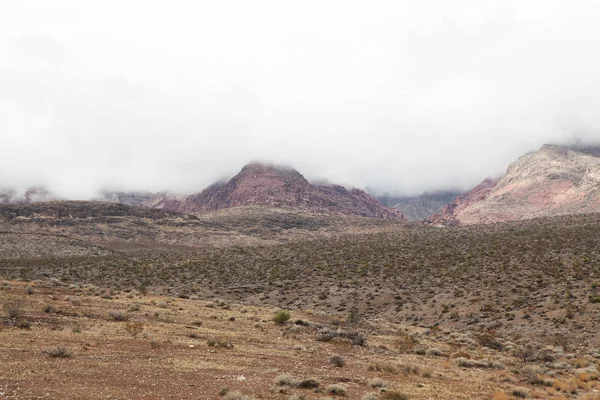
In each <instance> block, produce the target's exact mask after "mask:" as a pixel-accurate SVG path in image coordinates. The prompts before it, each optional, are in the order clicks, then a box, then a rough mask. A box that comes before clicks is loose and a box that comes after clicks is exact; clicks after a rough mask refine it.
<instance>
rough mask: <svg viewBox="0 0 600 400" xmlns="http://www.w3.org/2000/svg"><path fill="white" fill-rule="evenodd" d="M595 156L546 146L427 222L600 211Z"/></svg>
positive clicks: (587, 150)
mask: <svg viewBox="0 0 600 400" xmlns="http://www.w3.org/2000/svg"><path fill="white" fill-rule="evenodd" d="M598 154H600V152H598V150H597V148H594V147H576V148H575V147H569V146H559V145H553V144H546V145H544V146H542V147H541V148H540V149H539V150H538V151H535V152H532V153H529V154H526V155H524V156H522V157H520V158H519V159H518V160H517V161H515V162H514V163H512V164H511V165H510V166H509V167H508V169H507V170H506V173H505V175H504V176H503V177H502V178H501V179H500V180H498V181H497V182H491V181H484V182H482V184H480V185H479V186H477V187H476V188H475V189H473V190H472V191H471V192H469V193H467V194H465V195H464V196H461V197H459V198H457V199H456V200H455V201H454V202H453V203H451V204H449V205H448V206H447V207H445V208H444V209H443V210H442V211H441V212H440V213H439V214H435V215H432V216H431V217H429V218H427V220H426V222H428V223H430V224H433V225H460V224H477V223H489V222H503V221H512V220H520V219H527V218H534V217H542V216H554V215H565V214H578V213H590V212H600V157H599V156H598Z"/></svg>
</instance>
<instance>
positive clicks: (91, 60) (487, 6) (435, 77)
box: [0, 0, 600, 199]
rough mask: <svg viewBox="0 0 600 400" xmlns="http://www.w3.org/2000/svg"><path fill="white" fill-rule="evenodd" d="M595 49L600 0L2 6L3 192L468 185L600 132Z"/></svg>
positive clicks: (597, 137)
mask: <svg viewBox="0 0 600 400" xmlns="http://www.w3.org/2000/svg"><path fill="white" fill-rule="evenodd" d="M599 49H600V2H598V1H597V0H578V1H567V0H562V1H556V0H526V1H523V0H519V1H485V2H484V1H479V0H477V1H466V0H456V1H452V2H450V1H445V0H438V1H433V0H424V1H419V2H416V1H404V0H396V1H392V0H390V1H384V0H374V1H352V0H320V1H315V0H302V1H294V0H287V1H281V0H273V1H266V0H254V1H246V0H241V1H234V0H223V1H200V0H198V1H183V0H172V1H169V2H166V1H157V0H144V1H142V0H119V1H115V0H104V1H85V2H84V1H78V0H53V1H46V0H37V1H34V0H19V1H13V2H9V1H5V2H4V4H3V5H2V12H1V13H0V186H4V187H14V188H17V189H18V190H21V189H23V188H25V187H28V186H31V185H34V184H41V185H45V186H46V187H47V188H49V189H50V190H51V191H53V192H55V193H57V194H59V195H61V196H66V197H69V198H77V199H84V198H89V197H92V196H93V195H94V194H95V193H96V191H97V190H99V189H118V190H151V191H158V190H171V191H177V192H195V191H199V190H201V189H203V188H204V187H206V186H208V185H209V184H211V183H213V182H214V181H216V180H220V179H223V178H228V177H231V176H233V175H234V174H235V173H237V171H238V170H239V169H240V168H241V167H242V166H243V165H245V164H246V163H248V162H250V161H268V162H272V163H278V164H285V165H289V166H293V167H294V168H296V169H298V170H299V171H300V172H301V173H302V174H304V176H306V177H307V178H308V179H314V180H321V179H327V180H328V181H331V182H336V183H341V184H348V185H353V186H356V187H361V188H366V187H368V188H371V189H372V190H375V191H377V192H388V193H393V194H398V195H412V194H418V193H420V192H423V191H431V190H439V189H462V190H467V189H470V188H471V187H473V186H475V185H476V184H478V183H479V182H480V181H482V180H483V179H484V178H486V177H488V176H492V177H493V176H498V175H500V174H502V173H503V172H504V171H505V169H506V168H507V166H508V164H509V163H511V162H513V161H515V160H516V159H517V158H518V157H519V156H521V155H523V154H525V153H526V152H529V151H532V150H536V149H537V148H539V147H540V146H541V145H542V144H544V143H570V142H573V141H581V142H584V143H591V142H600V112H599V110H600V51H599Z"/></svg>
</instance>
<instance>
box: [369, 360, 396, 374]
mask: <svg viewBox="0 0 600 400" xmlns="http://www.w3.org/2000/svg"><path fill="white" fill-rule="evenodd" d="M367 370H369V371H375V372H388V373H390V374H397V373H398V368H396V366H394V365H392V364H386V363H380V362H374V363H371V364H369V366H368V367H367Z"/></svg>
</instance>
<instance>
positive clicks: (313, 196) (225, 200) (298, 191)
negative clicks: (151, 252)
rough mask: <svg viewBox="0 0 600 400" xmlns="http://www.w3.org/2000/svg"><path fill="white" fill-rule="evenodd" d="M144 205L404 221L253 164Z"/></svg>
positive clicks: (349, 193) (374, 205)
mask: <svg viewBox="0 0 600 400" xmlns="http://www.w3.org/2000/svg"><path fill="white" fill-rule="evenodd" d="M145 205H147V206H150V207H153V208H160V209H165V210H168V211H177V212H183V213H197V212H204V211H212V210H219V209H222V208H230V207H240V206H251V205H259V206H267V207H279V208H281V207H284V208H298V209H302V210H306V211H311V212H318V213H327V214H337V215H356V216H363V217H372V218H385V219H404V217H403V214H402V212H401V211H398V210H392V209H389V208H386V207H384V206H383V205H382V204H381V203H380V202H379V201H378V200H377V199H375V198H374V197H372V196H371V195H369V194H368V193H366V192H364V191H362V190H359V189H350V190H347V189H346V188H345V187H343V186H340V185H313V184H311V183H309V182H308V181H307V180H306V179H305V178H304V177H303V176H302V175H301V174H300V173H299V172H298V171H296V170H294V169H291V168H285V167H280V166H273V165H266V164H260V163H252V164H248V165H246V166H245V167H244V168H242V170H241V171H240V172H239V173H238V174H237V175H236V176H234V177H233V178H232V179H231V180H229V181H228V182H221V183H216V184H214V185H212V186H209V187H208V188H206V189H205V190H203V191H202V192H200V193H197V194H193V195H190V196H184V197H178V196H169V195H163V196H156V197H155V198H153V199H151V200H149V201H147V202H145Z"/></svg>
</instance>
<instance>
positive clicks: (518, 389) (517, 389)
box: [510, 387, 529, 399]
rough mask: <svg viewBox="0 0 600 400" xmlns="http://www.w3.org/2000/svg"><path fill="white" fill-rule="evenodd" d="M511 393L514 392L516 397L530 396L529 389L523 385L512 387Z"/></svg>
mask: <svg viewBox="0 0 600 400" xmlns="http://www.w3.org/2000/svg"><path fill="white" fill-rule="evenodd" d="M510 394H512V395H513V396H515V397H520V398H523V399H526V398H528V397H529V391H528V390H527V389H526V388H522V387H515V388H512V389H511V391H510Z"/></svg>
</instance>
